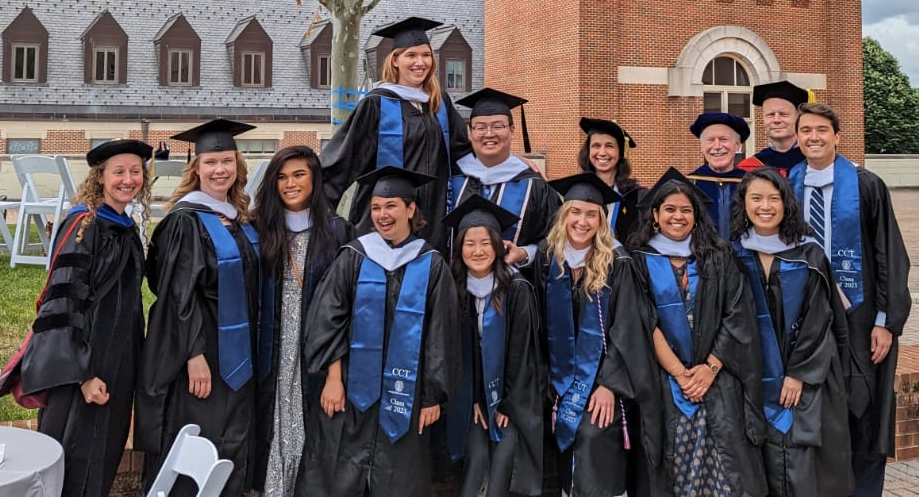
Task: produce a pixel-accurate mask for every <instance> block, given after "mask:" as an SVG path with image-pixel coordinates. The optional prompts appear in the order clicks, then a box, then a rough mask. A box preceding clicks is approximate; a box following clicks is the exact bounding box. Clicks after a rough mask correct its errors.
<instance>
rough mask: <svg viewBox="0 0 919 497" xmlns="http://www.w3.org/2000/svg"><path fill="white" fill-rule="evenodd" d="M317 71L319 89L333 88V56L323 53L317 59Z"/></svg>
mask: <svg viewBox="0 0 919 497" xmlns="http://www.w3.org/2000/svg"><path fill="white" fill-rule="evenodd" d="M323 61H324V62H325V71H323V70H322V64H323ZM316 65H317V66H318V67H317V68H316V69H317V70H318V71H319V72H318V73H317V75H316V86H317V87H318V88H331V87H332V55H331V54H327V53H323V54H319V56H318V57H316ZM323 79H325V82H323Z"/></svg>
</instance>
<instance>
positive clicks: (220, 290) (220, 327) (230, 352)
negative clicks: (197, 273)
mask: <svg viewBox="0 0 919 497" xmlns="http://www.w3.org/2000/svg"><path fill="white" fill-rule="evenodd" d="M195 214H197V215H198V218H199V219H200V220H201V223H202V224H203V225H204V229H205V230H207V233H208V235H210V237H211V241H212V242H213V244H214V251H215V252H216V254H217V349H218V357H219V362H220V377H221V378H223V381H224V382H226V384H227V385H228V386H229V387H230V388H232V389H233V391H236V390H239V389H240V388H242V386H243V385H245V383H246V382H247V381H249V379H250V378H252V344H251V335H250V333H249V302H248V300H247V299H246V291H245V288H246V281H245V277H244V276H243V261H242V256H241V255H240V253H239V247H238V246H237V245H236V241H235V240H234V239H233V235H231V234H230V231H229V230H228V229H227V227H226V226H224V225H223V223H222V222H221V221H220V218H219V217H218V216H217V214H214V213H212V212H204V211H195ZM240 227H242V230H243V232H244V233H245V234H246V238H247V239H248V240H249V243H250V244H251V245H252V248H253V250H255V253H256V255H258V235H257V234H256V232H255V229H254V228H253V227H252V226H251V225H248V224H242V223H241V224H240Z"/></svg>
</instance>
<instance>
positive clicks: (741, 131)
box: [689, 112, 750, 142]
mask: <svg viewBox="0 0 919 497" xmlns="http://www.w3.org/2000/svg"><path fill="white" fill-rule="evenodd" d="M713 124H723V125H725V126H728V127H730V128H731V129H733V130H734V131H736V132H737V134H738V135H740V141H742V142H744V141H747V138H749V136H750V126H749V125H747V121H744V120H743V118H742V117H737V116H735V115H734V114H728V113H727V112H703V113H702V114H699V117H697V118H696V122H694V123H692V125H691V126H690V127H689V131H690V132H692V134H693V135H695V136H696V138H699V137H700V136H701V135H702V132H703V131H705V128H707V127H709V126H711V125H713Z"/></svg>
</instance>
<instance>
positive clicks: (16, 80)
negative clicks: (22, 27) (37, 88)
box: [10, 43, 41, 83]
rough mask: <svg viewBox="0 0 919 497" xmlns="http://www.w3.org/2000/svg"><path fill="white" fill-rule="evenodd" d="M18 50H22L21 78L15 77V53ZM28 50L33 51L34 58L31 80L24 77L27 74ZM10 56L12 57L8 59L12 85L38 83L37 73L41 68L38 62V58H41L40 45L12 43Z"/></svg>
mask: <svg viewBox="0 0 919 497" xmlns="http://www.w3.org/2000/svg"><path fill="white" fill-rule="evenodd" d="M20 49H22V50H23V61H22V72H23V77H21V78H17V77H16V58H17V57H16V52H17V51H18V50H20ZM29 49H31V50H34V51H35V58H34V60H35V64H34V67H32V71H33V74H34V76H35V77H33V78H28V77H25V75H26V74H28V72H29V71H28V69H27V66H28V56H27V54H28V51H29ZM11 54H12V57H10V81H12V82H13V83H38V72H39V69H40V68H41V61H40V60H39V57H41V45H37V44H34V43H13V45H12V52H11Z"/></svg>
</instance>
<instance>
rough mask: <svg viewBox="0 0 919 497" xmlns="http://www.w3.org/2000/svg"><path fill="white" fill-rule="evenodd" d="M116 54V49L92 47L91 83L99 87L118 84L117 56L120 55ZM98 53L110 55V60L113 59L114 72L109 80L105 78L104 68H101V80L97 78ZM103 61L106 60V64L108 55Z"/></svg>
mask: <svg viewBox="0 0 919 497" xmlns="http://www.w3.org/2000/svg"><path fill="white" fill-rule="evenodd" d="M118 52H119V50H118V47H109V46H105V47H93V83H96V84H100V85H114V84H118V76H119V74H118V69H119V68H118V65H119V56H120V55H121V54H119V53H118ZM100 53H105V54H109V53H111V54H112V58H113V59H114V60H113V61H112V62H113V64H114V67H115V71H114V74H113V75H112V79H111V80H109V79H107V77H106V76H107V73H106V71H105V69H104V68H103V73H102V78H103V79H99V78H97V76H98V75H99V54H100ZM105 59H106V62H108V55H106V56H105Z"/></svg>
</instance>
